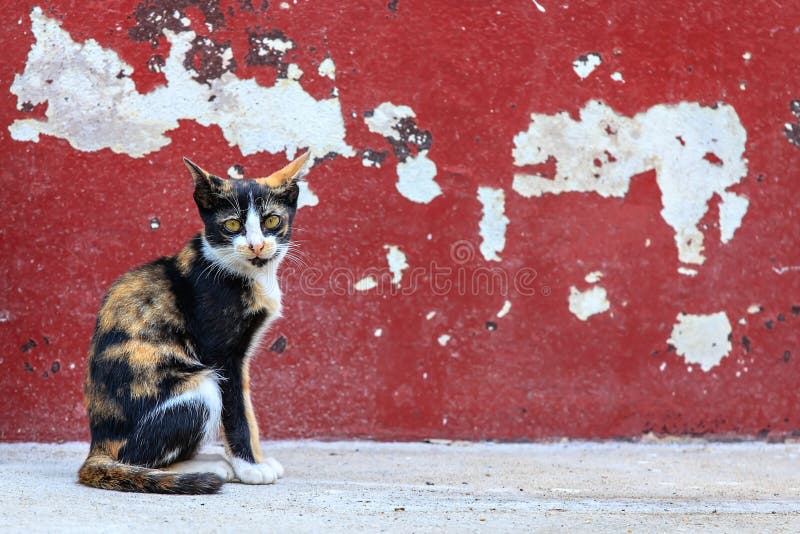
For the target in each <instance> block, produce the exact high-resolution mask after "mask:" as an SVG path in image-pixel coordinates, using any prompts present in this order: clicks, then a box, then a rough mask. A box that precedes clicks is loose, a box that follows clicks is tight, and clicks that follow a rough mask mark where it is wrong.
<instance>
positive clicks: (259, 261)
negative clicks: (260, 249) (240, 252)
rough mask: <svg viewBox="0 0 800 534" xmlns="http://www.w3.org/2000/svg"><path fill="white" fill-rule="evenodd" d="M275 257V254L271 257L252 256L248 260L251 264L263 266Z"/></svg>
mask: <svg viewBox="0 0 800 534" xmlns="http://www.w3.org/2000/svg"><path fill="white" fill-rule="evenodd" d="M273 258H274V256H271V257H269V258H258V257H256V258H250V259H249V260H247V261H248V262H249V263H250V265H253V266H254V267H263V266H265V265H266V264H268V263H269V262H270V261H272V259H273Z"/></svg>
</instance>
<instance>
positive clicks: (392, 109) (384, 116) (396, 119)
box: [362, 102, 442, 204]
mask: <svg viewBox="0 0 800 534" xmlns="http://www.w3.org/2000/svg"><path fill="white" fill-rule="evenodd" d="M414 117H416V114H415V113H414V110H412V109H411V108H410V107H408V106H403V105H395V104H392V103H391V102H383V103H382V104H380V105H379V106H378V107H376V108H375V109H373V110H372V112H371V114H370V115H369V116H367V117H365V118H364V122H365V123H366V125H367V128H368V129H369V131H371V132H373V133H377V134H380V135H382V136H384V137H387V138H389V139H392V140H394V141H396V142H401V141H402V140H403V134H402V133H401V132H400V127H401V124H402V123H403V119H411V118H414ZM362 163H363V162H362ZM435 178H436V164H435V163H434V162H433V161H432V160H431V159H430V158H428V150H420V151H419V152H418V153H417V154H416V155H409V156H408V157H407V158H406V159H405V161H400V162H399V163H398V164H397V184H396V187H397V190H398V191H399V192H400V194H401V195H403V196H404V197H406V198H407V199H409V200H411V201H412V202H419V203H421V204H427V203H428V202H430V201H431V200H433V199H434V198H436V197H437V196H439V195H441V194H442V188H441V187H439V184H437V183H436V181H435V180H434V179H435Z"/></svg>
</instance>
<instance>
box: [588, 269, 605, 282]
mask: <svg viewBox="0 0 800 534" xmlns="http://www.w3.org/2000/svg"><path fill="white" fill-rule="evenodd" d="M602 278H603V273H602V272H601V271H592V272H590V273H589V274H587V275H586V276H584V277H583V279H584V280H586V282H588V283H590V284H596V283H597V282H599V281H600V280H601V279H602Z"/></svg>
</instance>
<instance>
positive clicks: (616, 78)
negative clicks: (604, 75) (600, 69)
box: [609, 71, 625, 83]
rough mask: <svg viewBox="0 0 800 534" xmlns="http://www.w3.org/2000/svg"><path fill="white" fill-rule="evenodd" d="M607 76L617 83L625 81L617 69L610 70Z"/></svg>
mask: <svg viewBox="0 0 800 534" xmlns="http://www.w3.org/2000/svg"><path fill="white" fill-rule="evenodd" d="M609 78H611V79H612V80H614V81H615V82H617V83H625V78H623V77H622V73H621V72H619V71H616V72H612V73H611V75H610V76H609Z"/></svg>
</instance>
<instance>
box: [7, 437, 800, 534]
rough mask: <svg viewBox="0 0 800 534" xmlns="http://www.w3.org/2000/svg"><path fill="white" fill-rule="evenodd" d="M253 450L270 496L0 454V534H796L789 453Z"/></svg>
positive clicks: (20, 451)
mask: <svg viewBox="0 0 800 534" xmlns="http://www.w3.org/2000/svg"><path fill="white" fill-rule="evenodd" d="M263 445H264V449H265V451H268V453H269V454H271V455H273V456H275V457H276V458H277V459H278V460H280V461H281V462H282V463H283V465H284V466H285V467H286V473H287V474H286V477H285V478H283V479H281V480H280V481H279V482H278V483H277V484H276V485H273V486H245V485H242V484H235V483H231V484H226V485H225V486H224V487H223V491H222V493H221V494H219V495H211V496H159V495H141V494H126V493H117V492H111V491H103V490H96V489H91V488H86V487H83V486H80V485H78V484H77V483H76V481H75V472H76V470H77V469H78V467H79V465H80V464H81V462H82V460H83V457H84V455H85V454H86V451H87V445H86V444H83V443H68V444H64V445H42V444H0V532H56V531H57V532H131V531H136V532H137V534H138V533H140V532H156V531H163V530H166V531H177V532H192V533H200V532H227V531H253V532H267V531H269V532H276V531H277V532H328V531H337V532H348V531H349V532H352V531H358V532H363V531H368V532H377V531H391V532H395V531H399V532H410V531H413V532H439V531H452V532H473V531H492V532H494V531H519V532H531V531H539V532H561V531H565V530H569V531H585V532H628V531H630V532H653V531H659V532H663V531H670V532H698V531H702V532H715V531H718V532H742V531H753V532H798V531H800V469H799V468H800V465H799V464H798V456H799V455H800V445H798V444H766V443H761V442H751V443H727V444H720V443H714V444H710V443H705V442H668V443H664V442H657V443H618V442H611V443H584V442H569V443H554V444H524V445H523V444H490V443H460V442H454V443H448V442H444V443H405V444H401V443H388V444H377V443H368V442H337V443H320V442H314V441H299V442H276V443H264V444H263ZM209 452H214V451H209Z"/></svg>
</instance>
